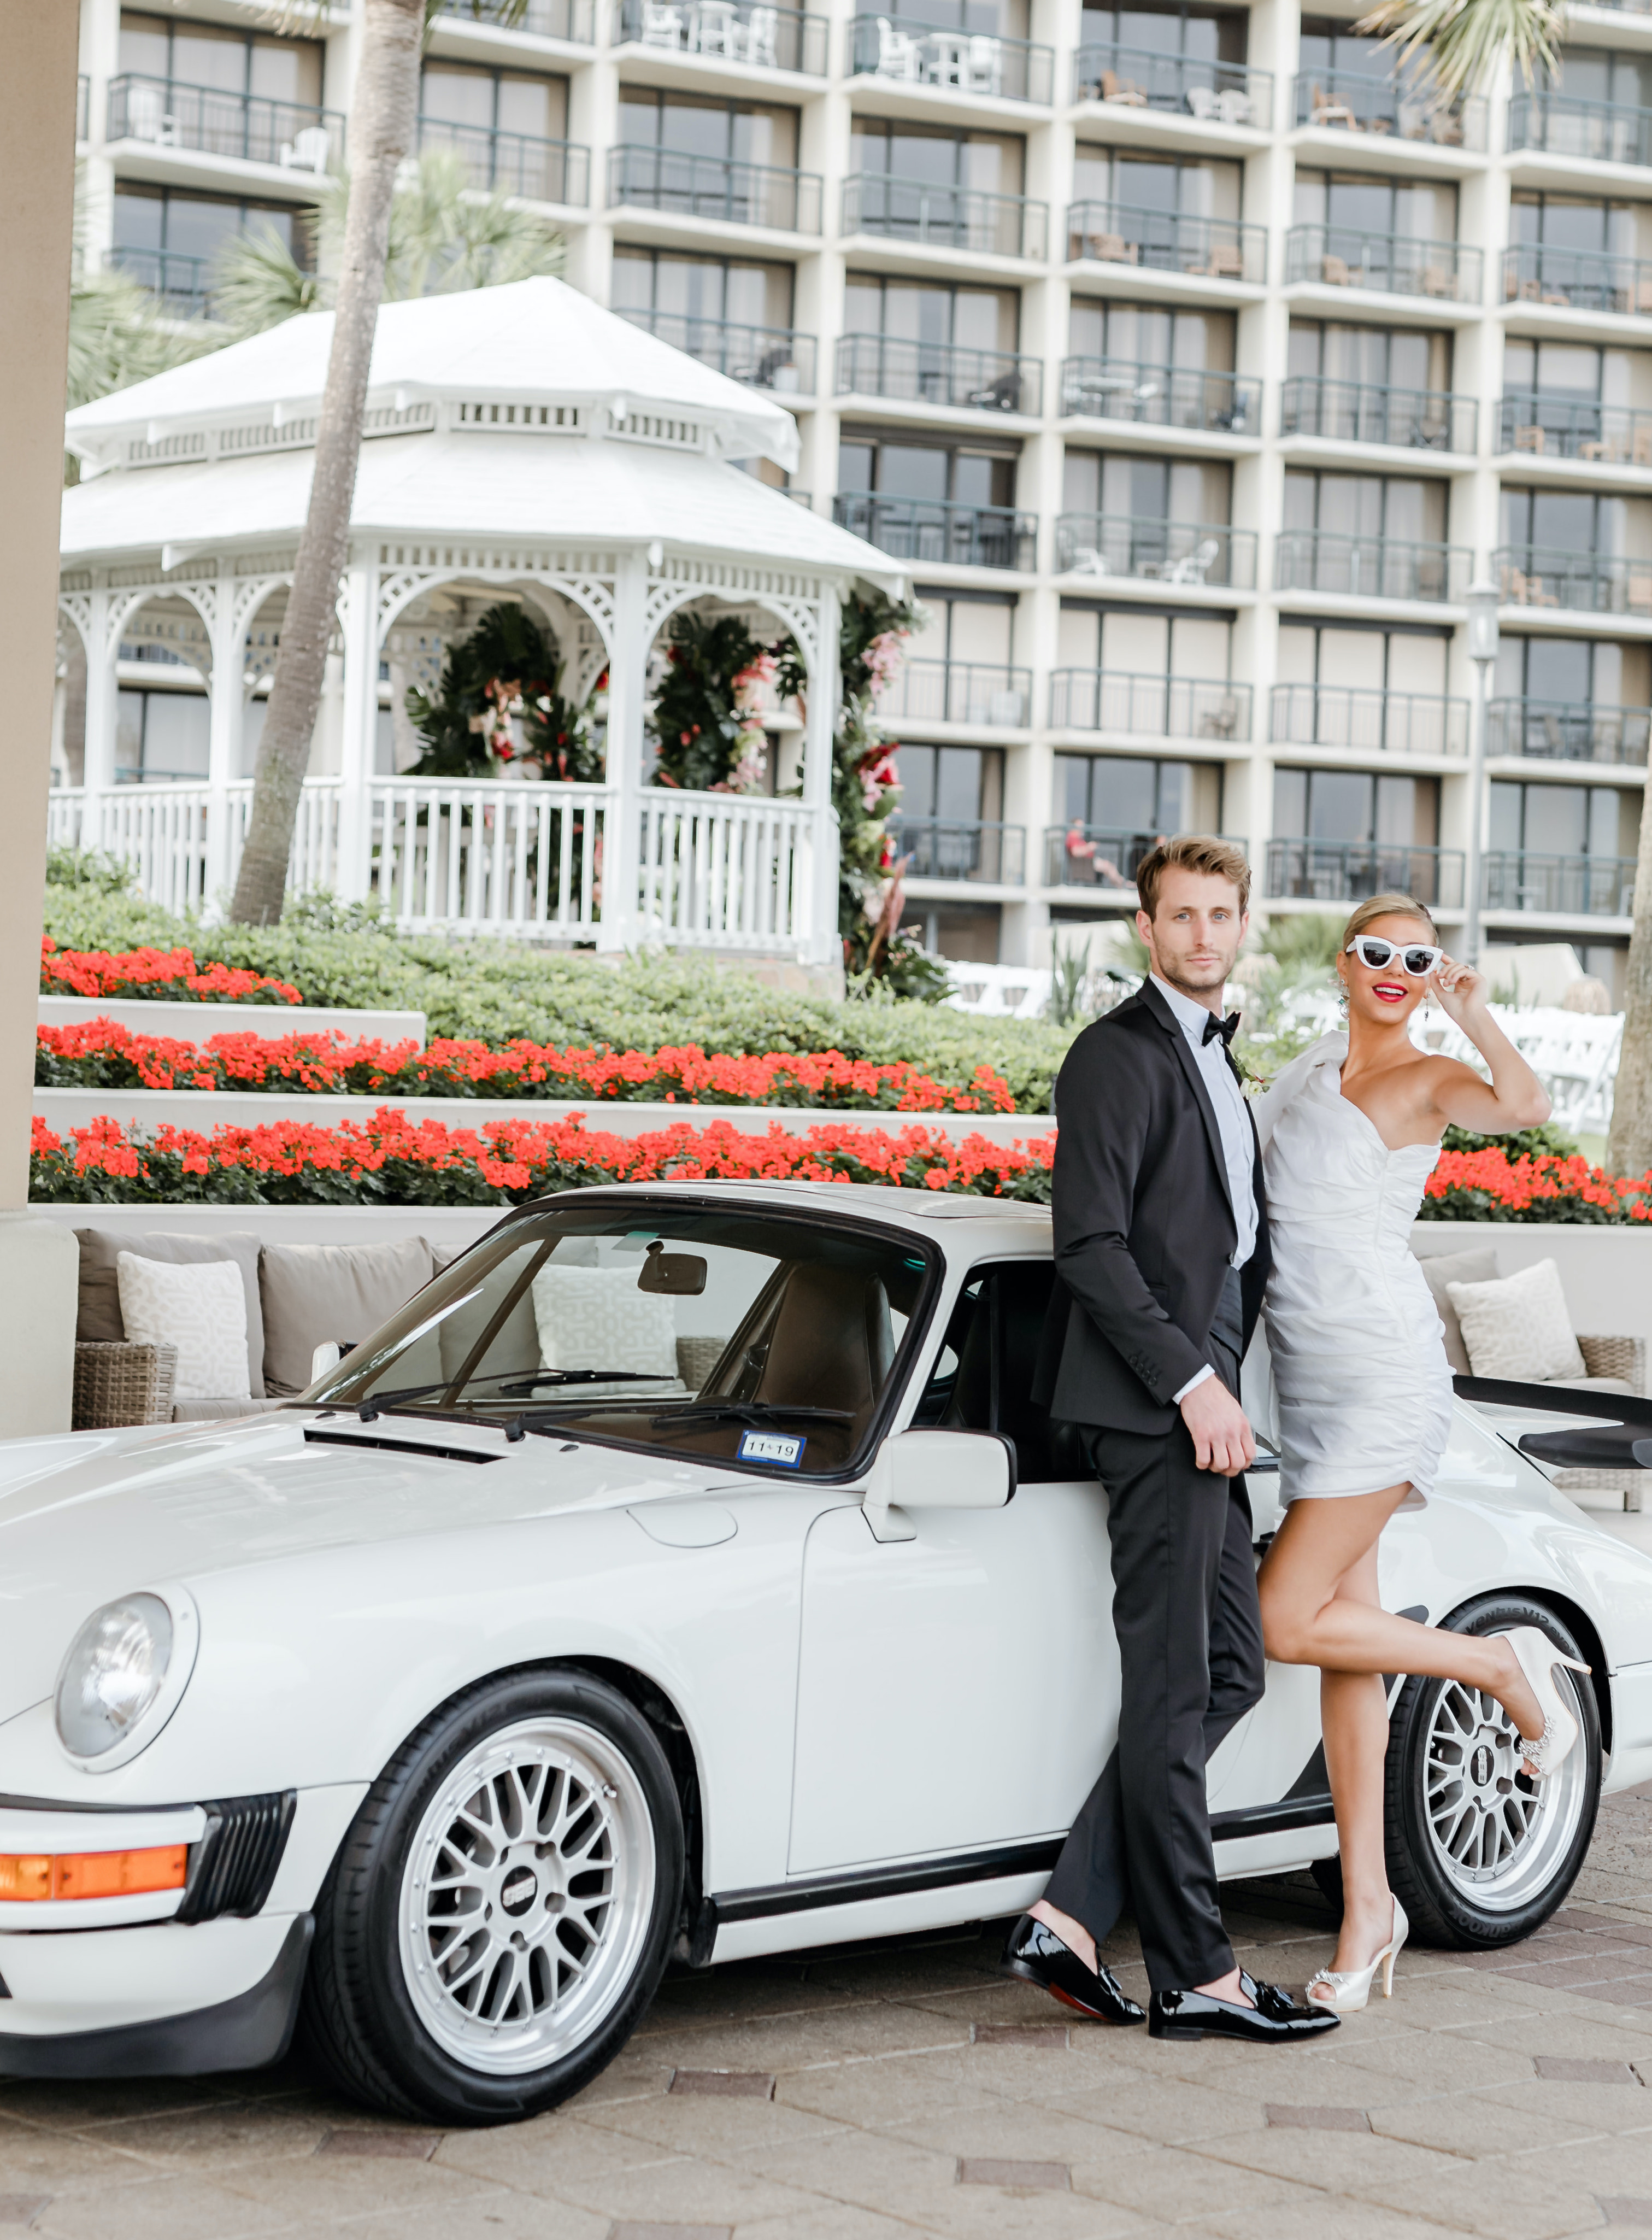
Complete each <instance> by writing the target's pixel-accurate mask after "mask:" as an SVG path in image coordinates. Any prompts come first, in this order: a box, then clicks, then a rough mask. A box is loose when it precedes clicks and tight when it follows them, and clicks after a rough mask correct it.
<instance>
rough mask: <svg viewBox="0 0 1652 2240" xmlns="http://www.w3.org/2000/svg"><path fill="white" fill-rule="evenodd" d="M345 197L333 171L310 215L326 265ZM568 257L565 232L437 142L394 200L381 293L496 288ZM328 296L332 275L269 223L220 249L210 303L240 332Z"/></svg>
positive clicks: (336, 248) (333, 252)
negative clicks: (492, 190) (480, 180)
mask: <svg viewBox="0 0 1652 2240" xmlns="http://www.w3.org/2000/svg"><path fill="white" fill-rule="evenodd" d="M349 207H350V180H349V178H348V177H347V176H345V175H344V174H343V173H336V174H335V175H334V176H333V177H330V178H329V179H327V180H325V181H324V182H323V184H322V186H321V188H320V190H319V191H318V193H317V195H316V200H315V202H314V203H312V204H311V206H310V219H309V223H310V230H311V231H312V232H313V233H314V235H315V236H316V240H317V243H318V244H319V247H320V251H321V255H320V259H319V262H320V263H321V265H322V267H323V271H326V270H331V269H332V268H333V267H335V266H336V263H337V262H338V258H339V257H340V255H341V253H342V251H343V242H344V229H345V223H346V214H347V212H348V210H349ZM563 258H564V248H563V238H562V236H561V235H560V234H558V233H554V232H553V231H552V230H551V229H550V227H549V226H547V225H546V224H545V223H543V220H542V219H540V218H537V217H535V216H534V214H533V212H532V211H531V210H524V209H523V207H522V205H521V204H520V203H513V202H512V201H511V200H510V197H509V196H507V195H503V194H479V193H477V191H476V190H475V189H474V188H473V187H472V186H471V185H470V172H469V170H467V168H466V166H465V163H464V161H463V157H459V156H456V155H455V154H454V153H453V151H452V150H451V149H447V148H432V149H430V150H427V151H426V152H425V153H424V154H423V156H421V157H420V158H419V161H418V168H417V170H416V172H415V173H414V175H413V177H411V178H410V180H408V181H407V182H406V183H404V184H403V185H401V186H398V187H397V188H396V194H395V197H394V199H393V200H392V202H391V203H390V237H389V242H388V245H387V247H386V250H385V257H384V297H383V299H384V301H385V302H386V303H401V302H403V301H404V300H405V299H406V298H407V297H410V296H435V295H450V294H452V293H453V292H455V291H456V290H459V289H464V288H496V287H499V286H501V285H503V283H506V282H509V281H512V280H529V279H532V278H533V277H535V276H536V274H538V273H541V272H559V271H560V270H562V267H563ZM330 298H331V290H330V287H329V285H328V283H327V282H326V280H325V279H324V278H323V277H320V276H319V275H318V274H316V273H315V272H312V271H309V270H306V269H305V267H304V266H303V265H302V264H300V263H299V262H298V260H297V259H296V257H294V255H293V253H292V251H291V250H290V248H289V247H288V245H287V243H285V242H284V241H283V240H282V238H281V237H280V236H279V235H278V234H276V233H275V232H273V231H272V230H270V228H268V227H252V228H250V229H249V230H248V231H246V232H245V233H238V234H233V235H231V236H230V239H229V240H228V241H227V242H226V243H224V245H223V248H222V249H221V250H219V252H218V257H217V262H216V265H215V267H214V271H213V283H212V309H213V312H214V315H215V317H217V318H218V319H220V320H222V321H223V323H224V324H225V325H226V326H228V327H230V329H232V330H233V331H234V332H235V333H236V335H237V336H241V335H256V334H262V333H263V330H265V328H267V327H273V326H277V325H279V323H281V321H282V320H283V319H290V318H292V317H294V316H295V315H296V313H299V312H303V311H318V310H328V309H330Z"/></svg>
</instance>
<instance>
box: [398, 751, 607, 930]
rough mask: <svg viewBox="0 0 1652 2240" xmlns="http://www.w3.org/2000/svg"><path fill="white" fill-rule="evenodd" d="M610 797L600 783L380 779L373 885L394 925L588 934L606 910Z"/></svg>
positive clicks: (594, 928)
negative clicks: (605, 829)
mask: <svg viewBox="0 0 1652 2240" xmlns="http://www.w3.org/2000/svg"><path fill="white" fill-rule="evenodd" d="M607 803H608V796H607V794H606V792H605V791H604V790H603V788H602V787H601V786H599V785H563V784H559V783H558V784H539V785H517V784H509V783H501V782H500V781H498V780H496V779H494V780H489V781H478V782H476V783H472V784H467V783H463V782H459V781H454V782H450V783H443V781H441V780H433V779H430V778H383V779H379V780H376V781H375V783H374V785H373V787H372V791H371V826H370V842H369V853H370V874H369V877H370V889H371V891H372V892H373V893H375V894H376V895H377V897H379V899H380V901H381V902H382V903H383V905H384V908H385V910H386V912H387V913H388V915H389V916H390V917H393V918H394V919H395V920H396V923H398V924H400V925H405V926H409V927H428V928H434V927H436V926H448V925H454V926H463V927H466V928H481V927H486V926H496V927H498V928H500V929H501V930H503V929H505V928H507V927H510V928H523V927H537V928H542V929H550V928H555V929H556V930H557V931H559V932H563V933H566V934H568V935H570V937H578V936H580V935H582V934H583V935H586V936H590V935H591V934H594V933H595V931H596V927H597V924H598V923H599V921H600V918H601V915H602V880H603V820H604V818H605V816H606V814H607Z"/></svg>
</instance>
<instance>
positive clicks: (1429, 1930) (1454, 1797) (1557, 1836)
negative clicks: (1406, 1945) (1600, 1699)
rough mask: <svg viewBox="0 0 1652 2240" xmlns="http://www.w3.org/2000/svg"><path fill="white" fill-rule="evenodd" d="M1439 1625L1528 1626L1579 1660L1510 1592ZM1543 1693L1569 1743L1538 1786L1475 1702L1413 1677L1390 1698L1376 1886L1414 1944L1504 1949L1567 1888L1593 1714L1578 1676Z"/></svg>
mask: <svg viewBox="0 0 1652 2240" xmlns="http://www.w3.org/2000/svg"><path fill="white" fill-rule="evenodd" d="M1448 1623H1449V1626H1450V1628H1451V1629H1452V1630H1453V1631H1455V1632H1458V1633H1480V1634H1486V1633H1507V1632H1509V1630H1511V1629H1512V1628H1513V1627H1515V1626H1517V1625H1535V1626H1537V1627H1540V1628H1541V1629H1542V1631H1543V1632H1544V1633H1546V1634H1547V1635H1548V1636H1549V1639H1550V1640H1551V1641H1553V1642H1554V1643H1555V1646H1556V1647H1557V1648H1558V1649H1560V1650H1562V1651H1563V1652H1564V1653H1565V1655H1567V1656H1568V1657H1582V1650H1580V1648H1579V1646H1578V1643H1577V1642H1576V1640H1575V1637H1574V1636H1573V1635H1572V1634H1571V1632H1570V1631H1569V1630H1568V1628H1567V1627H1566V1626H1565V1625H1564V1624H1562V1622H1561V1620H1560V1619H1559V1618H1557V1617H1555V1614H1554V1612H1553V1611H1552V1610H1547V1609H1545V1608H1544V1607H1543V1605H1542V1603H1535V1602H1532V1601H1529V1599H1528V1598H1527V1597H1525V1596H1523V1595H1495V1596H1489V1597H1485V1598H1484V1599H1483V1600H1482V1601H1479V1602H1476V1603H1470V1604H1469V1607H1468V1608H1467V1609H1465V1610H1460V1611H1459V1612H1458V1613H1457V1615H1456V1616H1455V1617H1453V1618H1451V1619H1449V1620H1448ZM1555 1686H1556V1687H1557V1688H1558V1689H1559V1690H1560V1693H1561V1697H1562V1701H1563V1702H1565V1703H1566V1704H1567V1705H1568V1706H1569V1709H1570V1710H1571V1711H1572V1713H1573V1715H1574V1717H1575V1718H1576V1719H1577V1721H1578V1723H1579V1725H1580V1726H1581V1728H1582V1735H1581V1737H1580V1738H1579V1740H1578V1743H1577V1745H1576V1747H1575V1749H1574V1750H1572V1751H1571V1752H1570V1754H1569V1757H1567V1758H1566V1760H1565V1762H1564V1763H1563V1764H1562V1766H1561V1767H1560V1769H1559V1770H1558V1772H1556V1773H1555V1774H1554V1775H1553V1776H1551V1777H1550V1778H1549V1780H1547V1781H1544V1782H1541V1783H1534V1782H1532V1781H1530V1780H1529V1778H1528V1777H1526V1776H1525V1775H1523V1774H1522V1773H1521V1772H1520V1771H1519V1770H1518V1768H1519V1764H1520V1736H1519V1731H1518V1730H1517V1729H1516V1728H1515V1724H1514V1723H1513V1721H1512V1720H1511V1719H1510V1718H1509V1717H1508V1715H1507V1713H1506V1712H1505V1711H1504V1710H1502V1706H1501V1705H1500V1704H1498V1703H1494V1702H1493V1700H1492V1698H1491V1697H1489V1696H1486V1695H1482V1693H1481V1692H1480V1691H1479V1690H1477V1689H1474V1688H1466V1687H1463V1686H1462V1684H1461V1683H1458V1682H1456V1681H1455V1680H1435V1679H1428V1678H1424V1677H1412V1678H1411V1679H1409V1680H1408V1681H1407V1682H1406V1683H1405V1685H1404V1686H1403V1687H1402V1689H1401V1690H1400V1693H1399V1697H1398V1700H1397V1701H1396V1704H1395V1707H1394V1712H1393V1716H1392V1718H1391V1720H1390V1722H1389V1754H1388V1768H1387V1832H1388V1870H1389V1882H1390V1883H1391V1884H1392V1886H1393V1888H1394V1890H1395V1894H1396V1896H1397V1897H1398V1898H1399V1900H1400V1903H1402V1905H1403V1906H1404V1908H1405V1910H1406V1911H1407V1913H1408V1914H1409V1916H1410V1918H1411V1924H1412V1927H1413V1929H1414V1930H1415V1931H1416V1935H1417V1936H1418V1937H1419V1938H1420V1939H1422V1941H1424V1942H1426V1943H1434V1944H1446V1945H1455V1946H1458V1947H1460V1948H1462V1949H1464V1950H1474V1949H1482V1950H1483V1949H1487V1948H1489V1947H1492V1946H1495V1945H1500V1944H1513V1943H1516V1942H1517V1941H1518V1940H1519V1939H1520V1938H1521V1937H1529V1936H1530V1935H1531V1933H1532V1931H1533V1930H1535V1929H1536V1928H1538V1927H1539V1926H1540V1925H1541V1923H1543V1922H1545V1921H1547V1919H1548V1918H1549V1915H1550V1914H1551V1913H1553V1912H1554V1910H1555V1907H1556V1906H1557V1905H1559V1904H1560V1903H1561V1902H1562V1899H1563V1898H1564V1897H1565V1896H1566V1893H1567V1891H1568V1890H1570V1888H1571V1886H1572V1884H1573V1883H1574V1882H1575V1880H1576V1878H1577V1873H1578V1870H1579V1869H1580V1868H1581V1867H1582V1863H1583V1859H1584V1855H1585V1854H1586V1853H1587V1851H1588V1850H1589V1838H1590V1837H1591V1836H1592V1835H1593V1834H1594V1832H1595V1810H1596V1808H1597V1806H1598V1804H1599V1802H1600V1793H1601V1726H1600V1714H1599V1710H1598V1707H1597V1705H1596V1702H1595V1690H1594V1688H1593V1687H1592V1686H1591V1684H1590V1683H1589V1681H1588V1680H1586V1679H1584V1677H1582V1674H1581V1673H1570V1672H1565V1671H1557V1672H1556V1673H1555Z"/></svg>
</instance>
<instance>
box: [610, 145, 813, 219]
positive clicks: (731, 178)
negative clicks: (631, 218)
mask: <svg viewBox="0 0 1652 2240" xmlns="http://www.w3.org/2000/svg"><path fill="white" fill-rule="evenodd" d="M608 201H609V207H610V210H613V209H617V208H619V207H620V206H621V205H622V204H629V205H631V206H633V207H635V208H638V209H642V210H672V211H675V212H676V213H677V214H678V215H679V216H681V217H698V218H722V219H724V220H725V221H727V222H728V223H730V224H733V225H762V226H769V227H770V228H772V229H773V230H776V232H780V233H818V232H819V231H820V175H819V173H818V172H816V171H785V170H777V169H776V168H775V167H774V166H772V165H770V164H766V163H733V162H731V161H730V160H729V158H728V157H724V156H688V155H683V153H681V152H680V151H679V150H676V149H675V148H610V150H609V154H608Z"/></svg>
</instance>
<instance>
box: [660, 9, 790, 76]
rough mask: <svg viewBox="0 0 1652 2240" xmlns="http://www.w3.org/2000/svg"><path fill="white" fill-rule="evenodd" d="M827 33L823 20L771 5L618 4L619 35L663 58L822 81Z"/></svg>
mask: <svg viewBox="0 0 1652 2240" xmlns="http://www.w3.org/2000/svg"><path fill="white" fill-rule="evenodd" d="M828 28H829V27H828V22H827V18H826V17H824V16H815V15H809V14H807V13H806V12H804V11H803V10H801V9H797V8H783V7H780V6H777V5H775V4H772V0H620V4H619V9H618V24H617V35H618V38H619V40H620V41H621V42H622V43H629V42H633V41H634V42H635V43H636V44H637V45H638V46H643V47H648V48H650V49H655V50H658V49H660V48H663V49H664V50H665V52H666V53H667V54H673V55H716V56H717V57H719V58H720V59H721V60H723V61H724V62H730V63H755V64H756V66H757V67H758V68H759V69H763V70H801V71H803V73H804V75H805V76H807V77H825V75H826V41H827V33H828Z"/></svg>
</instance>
